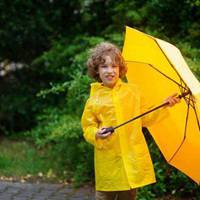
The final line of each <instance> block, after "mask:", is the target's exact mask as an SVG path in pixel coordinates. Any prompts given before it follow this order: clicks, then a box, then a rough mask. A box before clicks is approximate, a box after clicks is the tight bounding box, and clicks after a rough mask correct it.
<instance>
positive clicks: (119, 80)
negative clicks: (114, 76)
mask: <svg viewBox="0 0 200 200" xmlns="http://www.w3.org/2000/svg"><path fill="white" fill-rule="evenodd" d="M121 84H122V80H121V79H120V78H119V79H118V80H117V83H116V84H115V86H114V87H113V88H109V87H107V86H104V85H103V83H102V82H95V83H92V84H91V88H92V89H97V88H106V89H108V90H113V89H117V88H119V87H120V86H121Z"/></svg>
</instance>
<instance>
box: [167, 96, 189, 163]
mask: <svg viewBox="0 0 200 200" xmlns="http://www.w3.org/2000/svg"><path fill="white" fill-rule="evenodd" d="M189 101H190V98H189ZM189 103H190V102H189ZM189 103H188V107H187V115H186V120H185V121H186V123H185V129H184V136H183V139H182V141H181V144H180V145H179V147H178V148H177V150H176V151H175V152H174V154H173V155H172V157H171V158H170V159H169V160H168V162H169V163H171V161H172V160H173V158H174V156H175V155H176V154H177V153H178V151H179V150H180V148H181V146H182V145H183V143H184V142H185V138H186V131H187V124H188V117H189V110H190V109H189V108H190V104H189Z"/></svg>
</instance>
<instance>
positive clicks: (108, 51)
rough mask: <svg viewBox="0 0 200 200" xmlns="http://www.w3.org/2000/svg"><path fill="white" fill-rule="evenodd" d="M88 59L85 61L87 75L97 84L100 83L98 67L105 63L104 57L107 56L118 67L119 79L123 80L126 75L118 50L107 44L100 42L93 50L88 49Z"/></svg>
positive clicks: (124, 65)
mask: <svg viewBox="0 0 200 200" xmlns="http://www.w3.org/2000/svg"><path fill="white" fill-rule="evenodd" d="M89 53H90V54H89V58H88V60H87V69H88V75H89V76H90V77H91V78H94V79H95V80H97V81H98V82H101V79H100V77H99V74H98V67H99V65H103V64H104V63H105V56H107V55H109V56H110V57H111V59H112V61H113V64H114V65H115V66H119V77H120V78H123V77H124V76H125V75H126V72H127V67H126V64H125V61H124V58H123V57H122V54H121V51H120V50H119V48H118V47H117V46H116V45H114V44H112V43H109V42H101V43H100V44H97V45H96V46H95V47H94V48H92V49H90V52H89Z"/></svg>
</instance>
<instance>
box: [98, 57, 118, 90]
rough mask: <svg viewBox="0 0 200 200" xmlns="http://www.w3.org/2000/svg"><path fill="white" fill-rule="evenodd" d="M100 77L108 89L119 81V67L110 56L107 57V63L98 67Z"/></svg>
mask: <svg viewBox="0 0 200 200" xmlns="http://www.w3.org/2000/svg"><path fill="white" fill-rule="evenodd" d="M98 72H99V77H100V79H101V80H102V82H103V84H104V85H105V86H107V87H110V88H112V87H114V86H115V84H116V82H117V80H118V79H119V66H115V65H114V64H113V62H112V59H111V57H110V56H105V63H104V64H103V65H99V67H98Z"/></svg>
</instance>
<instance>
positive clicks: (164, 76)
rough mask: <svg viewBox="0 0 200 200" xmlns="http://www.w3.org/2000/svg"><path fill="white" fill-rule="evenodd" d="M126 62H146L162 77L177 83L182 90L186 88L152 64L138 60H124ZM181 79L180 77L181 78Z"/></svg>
mask: <svg viewBox="0 0 200 200" xmlns="http://www.w3.org/2000/svg"><path fill="white" fill-rule="evenodd" d="M126 62H133V63H141V64H146V65H149V66H150V67H152V68H153V69H154V70H156V71H157V72H159V73H160V74H162V75H163V76H164V77H166V78H167V79H169V80H171V81H172V82H174V83H175V84H177V85H178V86H179V87H181V88H182V89H184V90H187V88H185V87H184V86H182V85H181V84H180V83H178V82H177V81H175V80H174V79H172V78H170V77H169V76H167V75H166V74H164V73H163V72H161V71H160V70H159V69H157V68H156V67H154V66H153V65H152V64H149V63H145V62H138V61H130V60H126ZM181 80H182V79H181Z"/></svg>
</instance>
